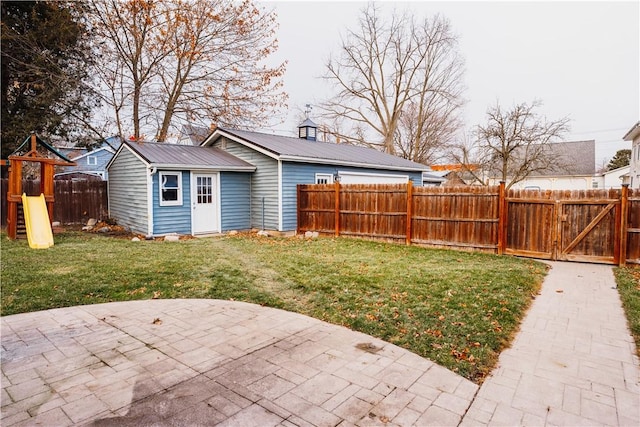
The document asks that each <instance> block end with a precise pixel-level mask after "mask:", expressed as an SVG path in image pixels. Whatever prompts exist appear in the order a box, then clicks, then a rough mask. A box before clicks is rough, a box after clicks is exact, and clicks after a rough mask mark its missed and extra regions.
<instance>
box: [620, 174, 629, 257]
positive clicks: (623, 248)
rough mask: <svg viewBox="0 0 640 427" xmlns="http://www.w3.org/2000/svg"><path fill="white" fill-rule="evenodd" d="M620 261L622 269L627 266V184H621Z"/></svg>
mask: <svg viewBox="0 0 640 427" xmlns="http://www.w3.org/2000/svg"><path fill="white" fill-rule="evenodd" d="M620 215H621V218H620V238H619V239H618V241H619V242H620V251H619V253H620V260H619V262H618V265H619V266H620V267H624V266H625V265H626V264H627V227H628V224H627V217H628V216H629V184H622V193H621V195H620Z"/></svg>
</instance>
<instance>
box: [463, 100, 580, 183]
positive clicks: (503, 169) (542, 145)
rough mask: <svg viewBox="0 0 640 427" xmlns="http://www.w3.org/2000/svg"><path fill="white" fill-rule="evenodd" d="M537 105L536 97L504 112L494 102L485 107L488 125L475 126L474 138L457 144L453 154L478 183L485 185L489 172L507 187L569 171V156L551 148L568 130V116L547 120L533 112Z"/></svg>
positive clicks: (538, 102) (539, 103)
mask: <svg viewBox="0 0 640 427" xmlns="http://www.w3.org/2000/svg"><path fill="white" fill-rule="evenodd" d="M540 106H542V102H541V101H539V100H535V101H533V102H532V103H531V104H527V103H521V104H517V105H515V106H514V107H512V108H511V109H510V110H508V111H503V109H502V108H501V107H500V105H499V103H496V105H495V106H492V107H490V108H489V109H488V110H487V124H486V125H478V126H477V127H476V130H475V140H474V141H473V142H472V143H471V144H469V143H467V144H461V145H459V146H458V147H457V150H455V151H454V153H453V154H452V157H453V158H454V160H455V161H457V162H459V163H460V164H461V165H462V166H463V169H464V171H465V172H466V173H468V174H470V175H472V176H473V177H474V179H475V180H476V181H477V182H480V183H483V184H486V180H485V175H483V174H488V175H489V176H491V177H495V178H498V179H499V180H501V181H504V182H505V183H506V184H507V188H511V187H512V186H513V185H514V184H516V183H518V182H520V181H523V180H524V179H526V178H527V177H529V176H530V175H533V174H536V173H542V172H564V173H568V172H570V169H571V166H570V159H567V158H564V157H562V156H557V153H555V152H554V150H553V149H552V148H553V147H552V143H553V142H556V141H559V140H561V139H562V137H563V136H564V135H565V134H566V133H567V132H568V131H569V119H568V118H567V117H563V118H561V119H557V120H547V119H546V117H541V116H540V115H538V114H537V113H536V112H535V111H534V110H535V109H536V108H538V107H540Z"/></svg>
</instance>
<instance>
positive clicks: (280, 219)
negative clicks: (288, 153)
mask: <svg viewBox="0 0 640 427" xmlns="http://www.w3.org/2000/svg"><path fill="white" fill-rule="evenodd" d="M282 227H283V225H282V160H280V159H278V231H282Z"/></svg>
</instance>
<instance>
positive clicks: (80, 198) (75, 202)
mask: <svg viewBox="0 0 640 427" xmlns="http://www.w3.org/2000/svg"><path fill="white" fill-rule="evenodd" d="M7 186H8V180H7V179H5V178H3V179H2V180H0V196H1V200H2V225H3V226H4V225H6V220H7V215H6V212H7ZM22 189H23V191H24V192H25V193H26V194H27V195H30V196H36V195H38V193H39V190H40V181H39V180H28V179H25V180H23V181H22ZM54 197H55V203H54V208H53V220H54V221H60V222H61V223H63V224H73V223H85V222H86V221H87V219H89V218H96V219H99V218H105V217H106V216H107V213H108V209H107V207H108V201H107V183H106V181H73V180H54Z"/></svg>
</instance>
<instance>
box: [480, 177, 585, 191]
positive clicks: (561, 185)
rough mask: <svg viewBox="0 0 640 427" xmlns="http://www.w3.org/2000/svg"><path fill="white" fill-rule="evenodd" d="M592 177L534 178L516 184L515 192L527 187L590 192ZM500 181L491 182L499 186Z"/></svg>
mask: <svg viewBox="0 0 640 427" xmlns="http://www.w3.org/2000/svg"><path fill="white" fill-rule="evenodd" d="M593 178H594V177H593V176H592V175H585V176H533V177H529V178H527V179H525V180H524V181H520V182H517V183H515V184H514V185H513V186H512V188H513V189H514V190H518V189H523V188H527V187H533V188H540V189H541V190H590V189H591V188H593V183H592V179H593ZM498 183H499V181H498V180H495V181H493V182H491V185H498Z"/></svg>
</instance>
